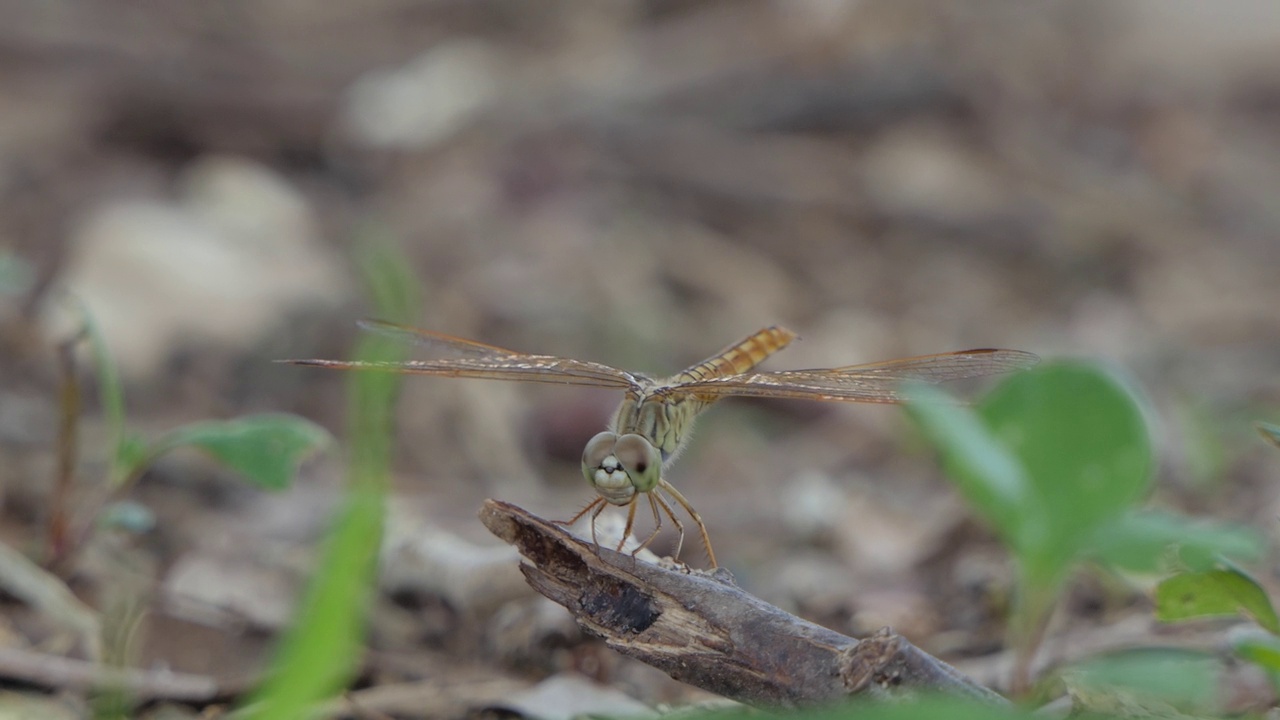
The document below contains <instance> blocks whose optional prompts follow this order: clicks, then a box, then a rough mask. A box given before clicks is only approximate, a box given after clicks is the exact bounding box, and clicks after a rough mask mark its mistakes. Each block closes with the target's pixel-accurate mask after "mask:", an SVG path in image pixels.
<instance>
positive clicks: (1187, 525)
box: [1086, 510, 1264, 573]
mask: <svg viewBox="0 0 1280 720" xmlns="http://www.w3.org/2000/svg"><path fill="white" fill-rule="evenodd" d="M1263 547H1264V541H1263V538H1262V536H1261V535H1260V534H1259V533H1258V532H1257V531H1255V530H1254V529H1252V528H1249V527H1245V526H1242V525H1232V524H1228V523H1218V522H1209V521H1206V520H1199V519H1195V518H1188V517H1185V516H1182V515H1175V514H1173V513H1167V512H1162V511H1159V510H1136V511H1133V512H1130V513H1128V514H1126V515H1124V516H1122V517H1119V518H1117V519H1116V520H1114V521H1112V522H1110V523H1107V524H1106V525H1104V526H1102V527H1101V528H1099V529H1098V532H1097V533H1095V534H1094V536H1093V538H1092V539H1091V540H1090V543H1089V547H1088V548H1087V549H1086V551H1087V552H1088V553H1089V554H1090V555H1092V556H1094V557H1096V558H1097V559H1098V560H1100V561H1101V562H1103V563H1105V564H1107V565H1110V566H1112V567H1114V568H1117V569H1119V570H1125V571H1128V572H1139V573H1154V572H1158V571H1161V570H1170V569H1171V568H1170V566H1171V565H1181V566H1182V567H1185V568H1190V569H1192V570H1208V569H1210V568H1213V567H1214V566H1216V565H1217V563H1218V561H1219V559H1220V558H1224V557H1225V558H1229V559H1232V560H1236V561H1242V562H1247V561H1253V560H1258V559H1260V558H1261V557H1262V551H1263ZM1174 561H1176V562H1174Z"/></svg>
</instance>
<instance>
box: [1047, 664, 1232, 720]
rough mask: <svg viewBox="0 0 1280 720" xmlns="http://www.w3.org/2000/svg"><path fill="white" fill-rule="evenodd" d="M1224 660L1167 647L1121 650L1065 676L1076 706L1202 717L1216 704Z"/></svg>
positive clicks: (1124, 713)
mask: <svg viewBox="0 0 1280 720" xmlns="http://www.w3.org/2000/svg"><path fill="white" fill-rule="evenodd" d="M1220 670H1221V663H1220V661H1219V660H1218V659H1217V658H1216V657H1214V656H1213V655H1212V654H1210V653H1201V652H1197V651H1192V650H1174V649H1165V648H1142V649H1137V650H1123V651H1119V652H1116V653H1111V654H1109V655H1103V656H1100V657H1095V658H1091V659H1089V660H1086V661H1084V662H1082V663H1080V664H1078V665H1075V666H1072V667H1071V668H1070V669H1069V670H1067V671H1064V672H1063V674H1062V675H1063V680H1064V681H1065V682H1066V684H1067V686H1068V687H1069V688H1070V689H1071V694H1072V695H1073V696H1074V697H1075V698H1076V699H1077V701H1078V702H1079V703H1080V704H1082V705H1084V706H1086V707H1088V708H1090V709H1092V710H1095V711H1103V712H1107V713H1116V714H1117V715H1121V716H1125V717H1136V716H1139V715H1140V716H1143V717H1175V716H1177V711H1179V710H1181V711H1188V710H1189V711H1193V712H1203V711H1206V710H1208V709H1210V708H1211V707H1212V705H1213V703H1214V701H1215V700H1216V697H1217V690H1218V674H1219V673H1220Z"/></svg>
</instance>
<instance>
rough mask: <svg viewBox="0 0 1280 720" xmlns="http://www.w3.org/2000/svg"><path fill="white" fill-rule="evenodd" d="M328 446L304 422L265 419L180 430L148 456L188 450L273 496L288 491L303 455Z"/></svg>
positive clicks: (325, 434)
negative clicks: (208, 457) (198, 452)
mask: <svg viewBox="0 0 1280 720" xmlns="http://www.w3.org/2000/svg"><path fill="white" fill-rule="evenodd" d="M329 441H330V436H329V433H328V432H327V431H326V430H325V429H324V428H322V427H320V426H319V425H316V424H315V423H313V422H311V421H310V420H306V419H304V418H301V417H298V416H296V415H287V414H277V413H271V414H264V415H252V416H249V417H243V418H237V419H234V420H220V421H219V420H215V421H207V422H198V423H193V424H191V425H185V426H183V427H180V428H178V429H176V430H174V431H172V432H170V433H168V434H167V435H165V436H164V437H162V438H161V439H160V440H158V441H157V442H156V443H155V445H154V446H153V447H152V452H151V456H152V457H154V456H156V455H159V454H161V453H163V452H167V451H168V450H171V449H173V448H176V447H180V446H184V445H190V446H194V447H197V448H200V449H201V450H204V451H205V452H207V453H209V454H210V455H212V456H213V457H214V459H216V460H218V461H219V462H220V463H222V464H223V465H226V466H227V467H229V468H231V469H232V470H235V471H236V472H238V473H240V474H241V475H243V476H244V477H245V478H247V479H248V480H250V481H251V482H252V483H254V484H255V485H257V486H259V487H262V488H266V489H269V490H279V489H283V488H286V487H288V486H289V483H290V482H291V481H292V480H293V476H294V473H296V472H297V469H298V465H299V464H300V463H301V462H302V461H303V459H305V458H306V456H307V455H309V454H310V453H311V452H313V451H315V450H317V449H318V448H320V447H322V446H324V445H326V444H328V442H329Z"/></svg>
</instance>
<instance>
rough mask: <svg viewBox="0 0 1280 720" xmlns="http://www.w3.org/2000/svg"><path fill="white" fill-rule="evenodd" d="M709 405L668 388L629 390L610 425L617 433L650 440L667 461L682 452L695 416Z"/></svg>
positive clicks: (663, 460) (663, 459)
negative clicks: (657, 390) (662, 389)
mask: <svg viewBox="0 0 1280 720" xmlns="http://www.w3.org/2000/svg"><path fill="white" fill-rule="evenodd" d="M705 407H706V403H704V402H700V401H699V400H697V399H696V398H694V397H691V396H680V395H672V394H669V393H665V392H661V391H659V392H645V393H640V392H629V393H627V396H626V398H624V399H623V401H622V404H621V405H619V406H618V412H617V413H616V414H615V415H614V419H613V425H612V426H610V429H611V430H612V431H613V432H614V433H616V434H617V435H618V436H623V435H628V434H635V435H639V436H640V437H642V438H644V439H646V440H648V441H649V444H650V445H652V446H653V447H654V448H656V449H657V450H658V451H659V452H660V453H661V454H662V462H664V463H667V462H670V461H671V460H673V459H674V458H675V456H676V455H679V454H680V449H681V447H683V445H684V443H685V440H687V439H688V437H689V430H691V429H692V427H693V420H694V418H695V416H697V414H698V413H699V412H700V411H701V410H703V409H704V408H705Z"/></svg>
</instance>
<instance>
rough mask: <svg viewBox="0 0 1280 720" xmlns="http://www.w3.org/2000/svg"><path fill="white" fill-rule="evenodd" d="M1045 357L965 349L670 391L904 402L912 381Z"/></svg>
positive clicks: (746, 376)
mask: <svg viewBox="0 0 1280 720" xmlns="http://www.w3.org/2000/svg"><path fill="white" fill-rule="evenodd" d="M1039 360H1040V359H1039V358H1038V357H1036V356H1035V355H1033V354H1031V353H1028V352H1022V351H1020V350H989V349H981V350H962V351H960V352H952V353H943V354H941V355H922V356H919V357H911V358H903V359H901V360H889V361H887V362H880V363H871V364H868V365H850V366H848V367H841V368H830V369H824V370H779V371H775V372H761V373H743V374H741V375H730V376H727V377H720V378H708V379H706V380H699V381H696V382H689V383H681V384H678V385H675V386H672V387H671V388H670V392H672V393H688V394H692V395H696V396H700V397H706V398H719V397H726V396H730V395H738V396H754V397H781V398H796V399H801V400H845V401H852V402H882V403H900V402H904V401H905V400H906V399H907V398H906V394H905V393H904V392H903V389H902V386H903V384H904V383H907V382H911V381H915V382H926V383H940V382H946V381H949V380H961V379H964V378H974V377H982V376H985V375H996V374H999V373H1005V372H1011V371H1014V370H1025V369H1026V368H1029V367H1031V366H1032V365H1035V364H1036V363H1037V362H1039Z"/></svg>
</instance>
